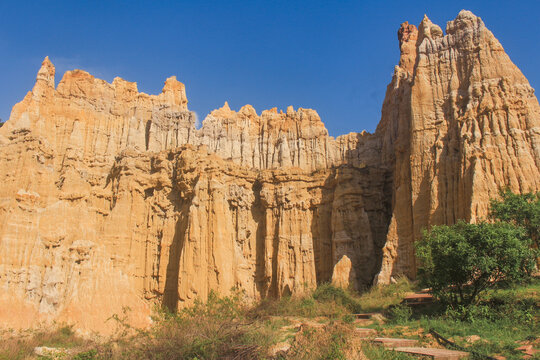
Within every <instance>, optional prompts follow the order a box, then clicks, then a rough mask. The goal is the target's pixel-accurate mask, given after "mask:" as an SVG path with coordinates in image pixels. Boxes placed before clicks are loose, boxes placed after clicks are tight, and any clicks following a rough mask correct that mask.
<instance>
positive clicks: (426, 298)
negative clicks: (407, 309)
mask: <svg viewBox="0 0 540 360" xmlns="http://www.w3.org/2000/svg"><path fill="white" fill-rule="evenodd" d="M402 302H403V303H411V302H415V303H417V302H426V303H430V302H433V295H431V294H427V293H416V294H411V295H407V296H405V297H404V298H403V301H402Z"/></svg>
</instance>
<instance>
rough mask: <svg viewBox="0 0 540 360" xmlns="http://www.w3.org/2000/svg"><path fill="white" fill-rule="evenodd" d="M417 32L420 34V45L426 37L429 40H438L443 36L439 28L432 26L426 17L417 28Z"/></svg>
mask: <svg viewBox="0 0 540 360" xmlns="http://www.w3.org/2000/svg"><path fill="white" fill-rule="evenodd" d="M418 32H419V33H420V37H419V43H421V42H422V40H423V39H424V38H426V37H427V38H430V39H438V38H441V37H443V35H444V34H443V31H442V29H441V27H440V26H439V25H436V24H433V23H432V22H431V20H429V18H428V17H427V15H424V18H423V19H422V22H421V23H420V26H418Z"/></svg>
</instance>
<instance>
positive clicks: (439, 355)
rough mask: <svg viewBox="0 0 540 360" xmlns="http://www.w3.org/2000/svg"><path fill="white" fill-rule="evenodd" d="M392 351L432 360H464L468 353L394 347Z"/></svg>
mask: <svg viewBox="0 0 540 360" xmlns="http://www.w3.org/2000/svg"><path fill="white" fill-rule="evenodd" d="M394 351H398V352H402V353H407V354H410V355H419V356H425V357H429V358H431V359H434V360H458V359H465V358H467V357H468V356H469V353H467V352H464V351H456V350H447V349H435V348H421V347H396V348H394Z"/></svg>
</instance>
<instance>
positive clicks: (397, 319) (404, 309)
mask: <svg viewBox="0 0 540 360" xmlns="http://www.w3.org/2000/svg"><path fill="white" fill-rule="evenodd" d="M412 313H413V311H412V309H411V307H410V306H408V305H405V304H399V305H394V306H391V307H389V308H388V311H387V316H388V318H389V319H390V321H391V322H392V323H395V324H402V323H404V322H407V321H409V320H410V319H411V316H412Z"/></svg>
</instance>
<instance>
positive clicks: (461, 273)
mask: <svg viewBox="0 0 540 360" xmlns="http://www.w3.org/2000/svg"><path fill="white" fill-rule="evenodd" d="M529 244H530V239H528V238H527V237H526V236H525V232H524V230H523V229H522V228H519V227H516V226H514V225H512V224H509V223H502V222H500V223H494V224H491V223H486V222H480V223H478V224H467V223H465V222H462V221H460V222H458V223H457V224H455V225H452V226H446V225H442V226H434V227H433V228H432V229H431V231H429V232H424V236H423V239H422V240H421V241H419V242H417V244H416V255H417V257H418V259H419V260H420V264H421V266H420V268H419V271H418V276H419V279H420V281H421V284H422V285H423V286H427V287H430V288H432V292H433V294H434V295H435V296H436V297H438V298H439V299H441V300H443V301H444V302H446V303H449V304H452V305H453V306H458V305H463V306H468V305H470V304H474V303H476V301H477V300H478V296H479V295H480V294H481V293H482V292H484V291H485V290H487V289H489V288H495V287H497V286H501V285H509V284H513V283H516V282H518V281H521V280H523V279H525V278H527V277H528V274H529V273H530V272H531V271H532V269H533V268H534V258H535V255H534V251H533V250H531V249H530V248H529Z"/></svg>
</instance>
